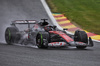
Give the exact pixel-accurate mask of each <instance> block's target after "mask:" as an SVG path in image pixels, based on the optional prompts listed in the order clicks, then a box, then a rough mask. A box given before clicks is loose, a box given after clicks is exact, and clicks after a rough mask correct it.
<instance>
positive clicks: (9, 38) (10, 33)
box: [5, 27, 19, 45]
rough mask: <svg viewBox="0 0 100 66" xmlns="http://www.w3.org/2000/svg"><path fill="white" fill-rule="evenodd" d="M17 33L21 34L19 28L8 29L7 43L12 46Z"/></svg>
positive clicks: (6, 34)
mask: <svg viewBox="0 0 100 66" xmlns="http://www.w3.org/2000/svg"><path fill="white" fill-rule="evenodd" d="M16 32H19V30H18V28H17V27H8V28H7V29H6V31H5V41H6V42H7V44H9V45H11V44H13V43H14V40H15V38H16V37H17V35H16Z"/></svg>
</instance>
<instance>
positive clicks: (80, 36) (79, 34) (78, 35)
mask: <svg viewBox="0 0 100 66" xmlns="http://www.w3.org/2000/svg"><path fill="white" fill-rule="evenodd" d="M74 36H75V37H74V41H76V42H83V43H86V44H88V36H87V34H86V32H85V31H79V30H76V31H75V34H74ZM86 47H87V46H76V48H78V49H85V48H86Z"/></svg>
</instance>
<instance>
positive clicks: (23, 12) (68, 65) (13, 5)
mask: <svg viewBox="0 0 100 66" xmlns="http://www.w3.org/2000/svg"><path fill="white" fill-rule="evenodd" d="M0 9H1V10H0V42H1V43H0V66H100V43H98V42H94V47H91V48H86V49H84V50H78V49H76V48H75V47H68V48H48V49H38V48H37V47H36V46H21V45H7V44H6V43H5V40H4V31H5V29H6V27H8V26H10V23H11V21H13V20H26V19H28V20H34V19H35V20H38V21H40V19H41V18H47V19H49V22H50V23H52V22H51V20H50V18H49V16H48V15H47V13H46V11H45V9H44V7H43V5H42V3H41V1H40V0H0Z"/></svg>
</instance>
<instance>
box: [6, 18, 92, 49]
mask: <svg viewBox="0 0 100 66" xmlns="http://www.w3.org/2000/svg"><path fill="white" fill-rule="evenodd" d="M41 20H43V22H38V21H35V20H15V21H13V22H12V23H11V27H7V29H6V31H5V40H6V42H7V44H14V43H16V44H17V43H18V44H28V43H31V44H35V43H36V45H37V47H38V48H48V47H50V46H53V47H59V46H64V47H66V46H75V47H76V48H78V49H84V48H86V47H93V41H92V39H91V37H89V38H88V36H87V34H86V32H85V31H80V30H76V31H75V34H74V35H71V34H68V33H67V32H66V31H67V29H63V30H59V29H57V27H56V26H55V25H50V24H49V23H48V22H47V21H46V20H47V19H41ZM34 39H35V41H34Z"/></svg>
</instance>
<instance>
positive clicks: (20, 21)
mask: <svg viewBox="0 0 100 66" xmlns="http://www.w3.org/2000/svg"><path fill="white" fill-rule="evenodd" d="M36 23H37V21H36V20H15V21H12V24H36Z"/></svg>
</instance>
